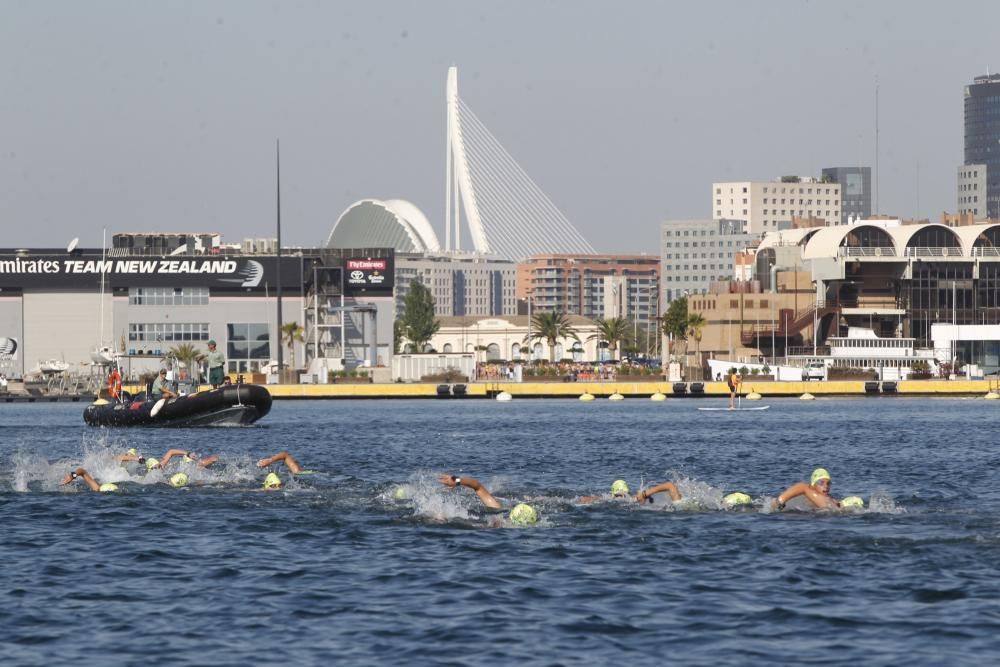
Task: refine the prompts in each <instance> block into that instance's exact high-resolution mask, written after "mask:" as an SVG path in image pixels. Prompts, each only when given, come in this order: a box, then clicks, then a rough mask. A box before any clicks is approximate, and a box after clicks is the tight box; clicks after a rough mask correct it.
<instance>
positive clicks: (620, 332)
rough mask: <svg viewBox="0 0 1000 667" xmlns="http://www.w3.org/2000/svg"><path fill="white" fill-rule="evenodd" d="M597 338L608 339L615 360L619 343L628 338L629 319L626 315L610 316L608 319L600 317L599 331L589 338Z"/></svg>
mask: <svg viewBox="0 0 1000 667" xmlns="http://www.w3.org/2000/svg"><path fill="white" fill-rule="evenodd" d="M595 338H596V339H597V340H599V341H601V340H606V341H608V349H609V350H611V359H612V361H614V358H615V351H616V350H617V349H618V343H620V342H622V341H624V340H627V339H628V320H626V319H625V318H624V317H610V318H608V319H606V320H603V319H600V318H598V320H597V333H596V334H594V335H592V336H591V337H590V338H588V339H587V340H594V339H595Z"/></svg>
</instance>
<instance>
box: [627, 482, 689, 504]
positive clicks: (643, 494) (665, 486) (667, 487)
mask: <svg viewBox="0 0 1000 667" xmlns="http://www.w3.org/2000/svg"><path fill="white" fill-rule="evenodd" d="M664 491H665V492H667V493H669V494H670V499H671V500H672V501H674V502H675V503H676V502H677V501H678V500H680V499H681V492H680V491H678V490H677V486H676V485H675V484H674V483H673V482H663V483H662V484H657V485H656V486H651V487H650V488H648V489H642V490H641V491H639V493H637V494H635V502H637V503H641V502H643V501H644V500H648V501H649V502H653V496H655V495H656V494H657V493H663V492H664Z"/></svg>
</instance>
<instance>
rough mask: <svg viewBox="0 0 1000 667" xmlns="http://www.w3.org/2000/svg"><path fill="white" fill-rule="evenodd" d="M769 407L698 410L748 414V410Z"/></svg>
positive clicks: (766, 406)
mask: <svg viewBox="0 0 1000 667" xmlns="http://www.w3.org/2000/svg"><path fill="white" fill-rule="evenodd" d="M770 407H771V406H770V405H761V406H759V407H755V408H698V409H699V410H704V411H705V412H748V411H750V410H767V409H768V408H770Z"/></svg>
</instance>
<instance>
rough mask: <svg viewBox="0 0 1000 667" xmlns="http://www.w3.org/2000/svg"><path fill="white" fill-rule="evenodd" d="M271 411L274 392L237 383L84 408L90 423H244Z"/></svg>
mask: <svg viewBox="0 0 1000 667" xmlns="http://www.w3.org/2000/svg"><path fill="white" fill-rule="evenodd" d="M270 410H271V394H270V393H269V392H268V391H267V389H265V388H264V387H261V386H260V385H256V384H237V385H231V386H226V387H220V388H218V389H212V390H210V391H201V392H197V393H193V394H188V395H186V396H179V397H177V398H171V399H163V398H161V399H159V400H152V399H151V400H146V396H145V394H144V393H143V394H139V395H137V396H136V397H135V398H132V399H129V398H128V397H126V399H125V400H123V401H119V400H115V401H106V400H103V399H100V400H97V401H95V402H94V403H92V404H91V405H88V406H87V408H86V409H85V410H84V411H83V420H84V421H85V422H87V423H88V424H89V425H91V426H153V427H157V426H159V427H170V426H175V427H176V426H245V425H247V424H252V423H254V422H255V421H257V420H258V419H260V418H261V417H263V416H264V415H266V414H267V413H268V412H270Z"/></svg>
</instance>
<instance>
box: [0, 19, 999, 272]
mask: <svg viewBox="0 0 1000 667" xmlns="http://www.w3.org/2000/svg"><path fill="white" fill-rule="evenodd" d="M0 16H2V20H0V234H2V239H0V247H8V248H10V247H41V246H45V247H59V246H64V245H65V244H66V243H68V241H69V240H70V239H72V238H74V237H79V238H80V240H81V246H83V247H99V246H100V245H101V239H102V230H104V229H107V233H108V234H111V233H114V232H139V231H161V232H192V231H214V232H219V233H222V234H223V237H224V241H226V242H238V241H240V240H242V239H243V238H251V237H265V236H272V237H273V236H274V231H275V208H276V207H275V146H276V142H279V141H280V149H281V183H282V186H281V188H282V241H283V244H285V245H300V246H315V245H321V244H323V243H324V242H325V241H326V238H327V236H328V235H329V232H330V229H331V227H332V226H333V224H334V222H335V221H336V220H337V218H338V217H339V216H340V214H341V213H342V212H343V211H344V210H345V209H347V208H348V207H349V206H350V205H351V204H353V203H354V202H356V201H358V200H359V199H363V198H376V199H407V200H409V201H411V202H413V203H414V204H415V205H416V206H417V207H419V208H420V209H421V210H422V211H423V212H424V213H425V214H426V215H427V217H428V219H429V220H430V221H431V224H432V225H433V226H434V227H435V229H436V231H437V233H438V236H439V237H440V238H441V239H442V240H443V239H444V208H445V205H444V200H445V120H446V116H445V79H446V75H447V69H448V67H449V66H450V65H456V66H457V67H458V76H459V92H460V95H461V96H462V98H463V100H465V102H466V103H468V104H469V106H470V107H471V108H472V109H473V110H474V111H475V112H476V114H477V115H478V116H479V118H480V119H481V120H482V121H483V122H484V123H485V124H486V125H487V127H489V128H490V130H491V131H492V133H493V134H494V135H495V136H496V137H497V138H498V139H499V140H500V142H501V143H502V144H503V145H504V146H505V148H506V149H507V150H508V151H509V152H510V154H511V155H512V156H513V157H514V158H515V159H516V160H517V161H518V162H519V163H520V165H521V166H522V167H523V168H524V169H525V171H527V173H528V174H530V176H531V177H532V178H533V179H534V181H535V182H536V183H537V184H538V185H539V186H540V187H541V188H542V190H543V191H545V193H546V194H547V195H548V196H549V198H551V199H552V201H553V202H554V203H555V204H556V205H557V206H558V207H559V208H560V210H562V212H563V213H564V214H565V215H566V216H567V217H568V218H569V220H570V221H571V222H572V223H573V224H574V225H575V226H576V227H577V229H579V230H580V232H581V233H582V234H583V235H584V236H585V237H586V238H587V239H588V240H589V241H590V242H591V244H592V245H593V246H594V247H595V248H596V249H597V250H598V251H599V252H608V253H648V254H659V246H658V243H659V241H658V237H659V227H660V223H661V222H662V221H664V220H669V219H676V218H709V217H711V204H712V199H711V184H712V182H713V181H728V180H770V179H773V178H776V177H779V176H781V175H785V174H799V175H817V176H818V175H819V173H820V171H821V169H822V168H823V167H830V166H858V165H861V166H872V167H874V165H875V153H876V151H875V127H876V122H875V118H876V114H875V90H876V84H877V86H878V91H879V92H878V108H879V113H878V119H879V121H878V127H879V142H878V145H879V151H878V157H879V173H878V179H877V180H878V199H879V212H882V213H886V214H891V215H899V216H903V217H926V218H930V219H932V220H937V219H938V218H939V216H940V214H941V212H942V211H954V210H955V209H956V170H957V166H958V165H960V164H961V162H962V95H963V86H965V85H966V84H968V83H971V81H972V78H973V77H974V76H977V75H981V74H984V73H986V72H987V71H988V70H989V71H992V70H991V69H990V68H991V67H992V68H995V69H998V70H1000V57H997V53H998V50H997V48H996V46H995V45H996V39H995V26H996V25H998V24H1000V3H995V2H953V3H919V4H918V3H912V2H860V1H859V2H855V1H852V0H846V1H840V2H801V1H800V2H783V1H777V2H753V1H750V2H748V1H746V0H744V1H743V2H703V3H695V2H685V3H681V2H628V1H619V2H592V1H575V0H574V1H569V0H564V1H551V0H550V1H544V0H532V1H526V2H519V1H506V2H473V1H468V0H467V1H464V2H446V1H436V0H427V1H422V2H417V1H413V2H389V1H385V2H382V1H377V0H372V1H367V2H366V1H357V2H327V1H312V2H304V1H303V2H296V1H287V2H264V1H260V0H244V1H231V2H217V1H216V2H213V1H211V0H209V1H203V2H194V1H193V0H192V1H177V2H161V1H145V0H128V1H110V0H88V1H87V2H76V1H68V0H67V1H64V2H56V1H44V0H42V1H38V0H0ZM464 238H465V240H466V243H465V244H466V245H468V241H467V239H468V236H467V235H465V236H464Z"/></svg>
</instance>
